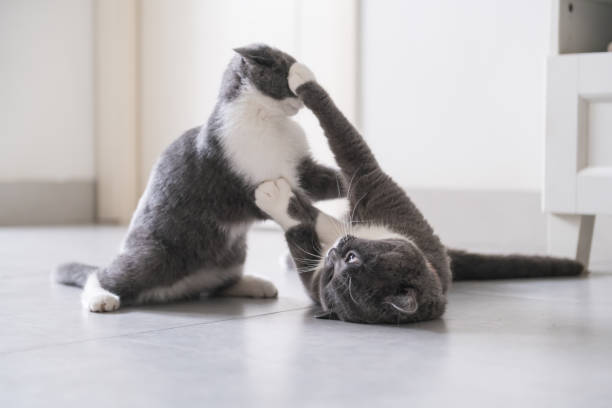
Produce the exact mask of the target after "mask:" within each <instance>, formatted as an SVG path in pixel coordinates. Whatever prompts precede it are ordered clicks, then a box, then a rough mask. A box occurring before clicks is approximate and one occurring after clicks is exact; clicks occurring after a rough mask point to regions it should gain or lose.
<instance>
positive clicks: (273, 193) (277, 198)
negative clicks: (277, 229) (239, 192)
mask: <svg viewBox="0 0 612 408" xmlns="http://www.w3.org/2000/svg"><path fill="white" fill-rule="evenodd" d="M292 196H293V193H292V192H291V186H290V185H289V183H287V180H285V179H284V178H279V179H276V180H271V181H265V182H263V183H261V184H260V185H259V186H257V189H256V190H255V204H256V205H257V207H259V208H260V209H261V210H263V211H265V212H266V213H267V214H268V215H270V216H272V217H274V216H276V215H279V214H285V213H286V212H287V207H288V206H289V200H290V199H291V197H292Z"/></svg>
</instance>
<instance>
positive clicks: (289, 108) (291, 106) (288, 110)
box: [282, 98, 304, 116]
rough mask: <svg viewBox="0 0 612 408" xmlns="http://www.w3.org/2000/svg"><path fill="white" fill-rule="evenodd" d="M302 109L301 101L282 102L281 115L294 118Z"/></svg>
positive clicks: (287, 100) (292, 99) (293, 99)
mask: <svg viewBox="0 0 612 408" xmlns="http://www.w3.org/2000/svg"><path fill="white" fill-rule="evenodd" d="M303 107H304V104H303V103H302V101H301V100H299V99H297V98H291V99H286V100H284V101H283V102H282V110H283V113H284V114H285V115H287V116H295V115H297V113H298V112H299V111H300V109H302V108H303Z"/></svg>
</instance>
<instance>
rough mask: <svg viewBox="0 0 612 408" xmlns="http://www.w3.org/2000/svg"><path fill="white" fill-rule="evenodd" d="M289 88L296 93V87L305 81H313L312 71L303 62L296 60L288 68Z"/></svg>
mask: <svg viewBox="0 0 612 408" xmlns="http://www.w3.org/2000/svg"><path fill="white" fill-rule="evenodd" d="M288 81H289V89H291V92H293V93H294V94H296V95H297V93H296V91H297V89H298V88H299V87H300V86H302V85H304V84H305V83H307V82H310V81H315V76H314V74H313V73H312V71H311V70H310V69H309V68H308V67H307V66H306V65H304V64H302V63H299V62H296V63H294V64H293V65H292V66H291V67H290V68H289V78H288Z"/></svg>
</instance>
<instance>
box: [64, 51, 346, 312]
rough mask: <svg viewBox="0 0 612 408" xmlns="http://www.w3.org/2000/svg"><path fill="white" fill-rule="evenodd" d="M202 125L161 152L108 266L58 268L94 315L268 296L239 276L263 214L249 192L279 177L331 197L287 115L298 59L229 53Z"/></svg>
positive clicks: (335, 190)
mask: <svg viewBox="0 0 612 408" xmlns="http://www.w3.org/2000/svg"><path fill="white" fill-rule="evenodd" d="M235 51H236V52H237V55H235V56H234V58H233V59H232V60H231V62H230V63H229V66H228V67H227V69H226V71H225V74H224V76H223V80H222V85H221V91H220V93H219V99H218V102H217V105H216V107H215V109H214V112H213V113H212V115H211V116H210V118H209V121H208V124H207V125H206V126H202V127H197V128H194V129H191V130H188V131H187V132H186V133H185V134H183V135H182V136H181V137H179V138H178V139H177V140H176V141H174V142H173V143H172V144H171V145H170V146H169V147H168V148H167V149H166V150H165V151H164V152H163V154H162V155H161V157H160V159H159V160H158V162H157V164H156V165H155V168H154V169H153V171H152V173H151V176H150V179H149V183H148V186H147V188H146V191H145V192H144V194H143V196H142V197H141V199H140V202H139V204H138V208H137V209H136V211H135V212H134V215H133V216H132V220H131V223H130V226H129V229H128V232H127V236H126V238H125V241H124V243H123V245H122V248H121V250H120V252H119V254H118V255H117V257H116V258H115V259H114V260H113V261H112V262H111V264H110V265H108V266H106V267H103V268H98V267H95V266H89V265H84V264H79V263H69V264H64V265H61V266H60V267H59V268H58V269H57V271H56V279H57V281H58V282H61V283H64V284H68V285H75V286H79V287H84V290H83V294H82V303H83V305H84V307H85V308H87V309H88V310H90V311H92V312H110V311H113V310H116V309H117V308H119V306H120V304H126V303H132V304H133V303H143V302H152V301H167V300H173V299H181V298H186V297H192V296H197V295H199V294H200V293H201V292H207V293H213V292H214V293H221V294H224V295H230V296H251V297H275V296H276V295H277V290H276V287H275V286H274V285H273V284H272V283H271V282H268V281H266V280H264V279H261V278H258V277H255V276H249V275H243V265H244V261H245V257H246V233H247V230H248V229H249V227H250V226H251V224H252V223H253V222H254V221H256V220H261V219H264V218H265V214H264V213H262V212H261V211H260V210H259V209H258V208H257V207H256V206H255V203H254V195H253V194H254V190H255V188H256V186H257V185H258V184H260V183H261V182H263V181H265V180H270V179H276V178H278V177H282V178H283V179H285V180H287V182H288V183H289V185H291V187H292V188H293V189H295V190H296V191H300V192H301V194H305V195H308V196H309V197H310V198H312V199H314V200H321V199H326V198H332V197H337V196H338V195H339V193H341V191H342V182H341V180H339V179H338V174H337V172H336V171H335V170H332V169H330V168H327V167H324V166H321V165H319V164H317V163H316V162H315V161H314V160H313V159H312V158H311V155H310V152H309V148H308V144H307V142H306V138H305V135H304V132H303V130H302V128H301V127H300V126H299V125H298V124H297V123H296V122H295V121H293V120H292V119H290V116H292V115H294V114H295V113H297V112H298V110H299V109H300V108H301V107H302V102H301V101H300V100H299V99H298V98H297V97H296V96H295V94H293V93H292V92H291V90H290V89H289V87H288V84H287V75H288V72H289V67H290V66H291V65H292V64H293V63H294V62H295V59H294V58H293V57H291V56H290V55H287V54H285V53H283V52H281V51H279V50H276V49H273V48H271V47H268V46H265V45H252V46H247V47H244V48H239V49H236V50H235Z"/></svg>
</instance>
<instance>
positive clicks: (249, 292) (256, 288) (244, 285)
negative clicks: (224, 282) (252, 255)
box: [222, 275, 278, 299]
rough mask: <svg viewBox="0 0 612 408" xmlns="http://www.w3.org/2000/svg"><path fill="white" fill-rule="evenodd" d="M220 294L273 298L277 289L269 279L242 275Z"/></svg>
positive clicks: (276, 293) (276, 294)
mask: <svg viewBox="0 0 612 408" xmlns="http://www.w3.org/2000/svg"><path fill="white" fill-rule="evenodd" d="M222 295H224V296H238V297H252V298H259V299H265V298H275V297H277V296H278V289H276V286H274V284H273V283H272V282H270V281H267V280H265V279H263V278H260V277H258V276H253V275H244V276H243V277H242V278H240V280H239V281H238V282H237V283H236V284H235V285H234V286H232V287H230V288H228V289H226V290H225V291H224V292H223V293H222Z"/></svg>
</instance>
